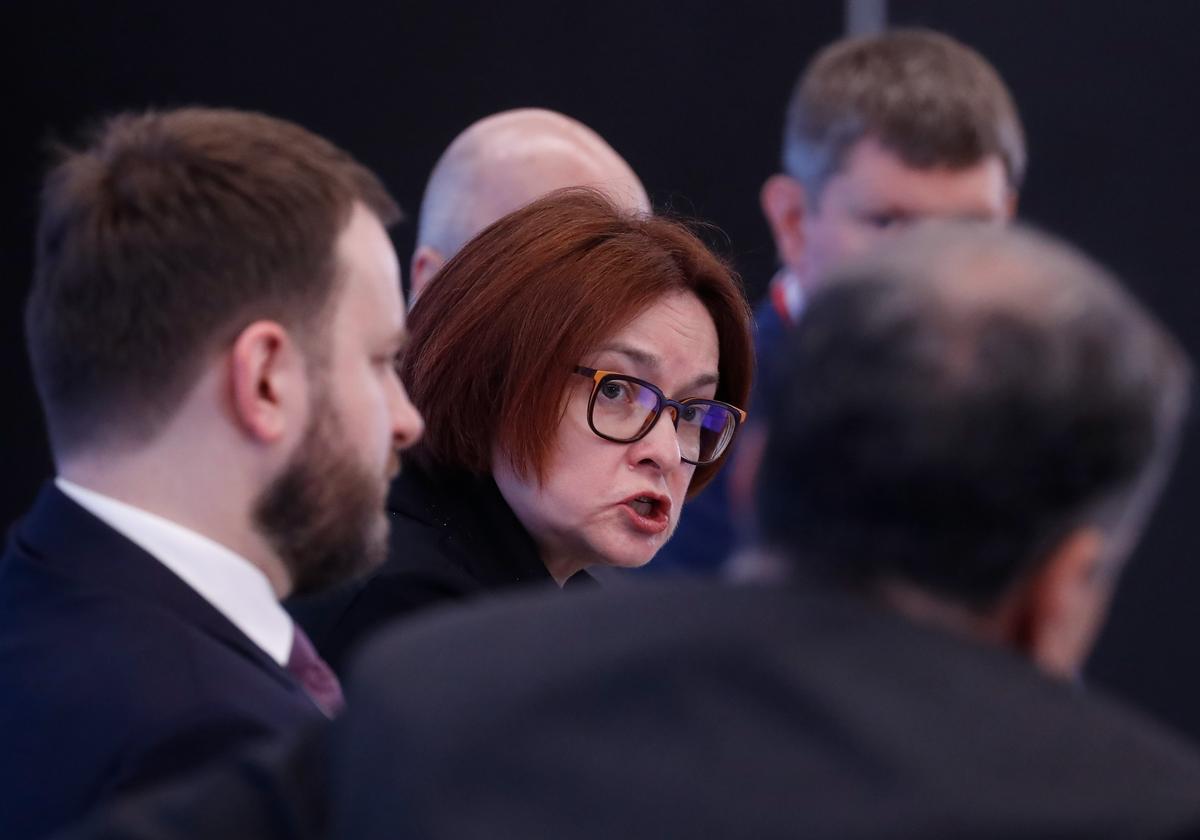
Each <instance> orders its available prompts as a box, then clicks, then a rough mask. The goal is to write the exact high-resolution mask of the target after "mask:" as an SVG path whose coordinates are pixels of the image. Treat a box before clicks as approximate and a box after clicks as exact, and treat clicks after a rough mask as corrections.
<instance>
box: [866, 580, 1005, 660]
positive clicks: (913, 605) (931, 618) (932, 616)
mask: <svg viewBox="0 0 1200 840" xmlns="http://www.w3.org/2000/svg"><path fill="white" fill-rule="evenodd" d="M874 592H875V595H876V597H877V598H878V599H879V600H880V602H881V603H883V605H884V606H886V607H887V608H888V609H891V610H893V611H894V612H897V613H899V614H900V615H902V616H904V617H905V618H908V619H910V620H911V621H915V622H917V623H918V624H925V625H930V626H934V627H937V628H939V629H941V630H944V631H946V632H948V633H951V634H952V635H956V636H962V637H965V638H969V639H975V640H977V641H981V642H985V643H989V644H994V645H999V646H1009V645H1010V642H1011V624H1012V622H1011V616H1010V615H1009V614H1008V611H1007V610H1006V609H1005V608H1004V606H1003V605H1001V607H998V608H996V609H993V610H978V609H974V608H972V607H970V606H968V605H966V604H960V603H955V602H954V601H951V600H949V599H947V598H944V597H941V596H938V595H936V594H934V593H931V592H929V591H927V590H925V589H922V588H921V587H919V586H917V585H915V584H911V583H907V582H905V581H898V580H891V581H887V582H883V583H880V584H878V585H877V586H876V587H875V588H874Z"/></svg>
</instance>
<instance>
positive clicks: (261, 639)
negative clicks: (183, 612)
mask: <svg viewBox="0 0 1200 840" xmlns="http://www.w3.org/2000/svg"><path fill="white" fill-rule="evenodd" d="M54 483H55V485H57V487H58V489H59V490H61V491H62V492H64V493H66V494H67V496H69V497H70V498H71V499H72V500H73V501H75V502H77V503H78V504H79V505H80V506H81V507H83V508H84V509H85V510H87V511H88V512H89V513H91V514H92V515H94V516H95V517H96V518H98V519H100V520H101V521H102V522H104V523H105V524H106V525H108V526H109V527H110V528H112V529H113V530H114V531H116V532H117V533H119V534H121V535H122V536H124V537H125V538H127V539H128V540H130V541H132V542H134V543H136V544H137V545H138V546H139V547H141V548H142V549H143V550H144V551H145V552H146V553H147V554H149V555H150V556H151V557H153V558H154V559H156V560H158V561H159V562H160V563H162V564H163V565H164V566H166V567H167V568H168V569H170V570H171V571H172V572H174V573H175V575H176V576H178V577H179V578H180V579H181V580H182V581H183V582H184V583H186V584H187V585H188V586H190V587H191V588H192V589H194V590H195V591H196V593H197V594H198V595H200V597H202V598H203V599H204V600H206V601H208V602H209V603H210V604H212V605H213V607H215V608H216V610H217V611H218V612H220V613H221V614H222V615H223V616H225V617H226V618H227V619H229V621H230V622H231V623H232V624H233V625H234V626H235V627H237V628H238V629H239V630H241V631H242V632H243V633H244V634H246V636H247V637H249V639H250V640H251V641H252V642H254V643H255V644H256V645H258V646H259V647H260V648H262V649H263V650H264V651H266V653H267V655H269V656H270V657H271V658H272V659H274V660H275V661H276V662H278V663H279V664H280V665H286V664H287V661H288V656H289V655H290V654H291V650H292V635H293V632H294V628H293V625H292V619H291V617H290V616H289V615H288V614H287V612H286V611H285V610H284V609H283V607H281V606H280V605H279V601H278V600H276V598H275V591H274V590H273V589H272V588H271V583H270V581H269V580H267V576H266V575H264V574H263V573H262V572H261V571H260V570H259V569H258V568H256V567H255V566H254V565H253V564H252V563H251V562H250V561H248V560H246V559H245V558H244V557H241V556H240V555H238V554H235V553H234V552H232V551H230V550H229V549H228V548H226V547H225V546H223V545H221V544H219V543H217V542H214V541H213V540H211V539H209V538H208V537H205V536H203V535H202V534H198V533H196V532H195V531H192V530H190V529H188V528H184V527H183V526H182V525H177V524H175V523H174V522H171V521H170V520H167V519H164V518H162V517H161V516H157V515H156V514H153V513H150V512H149V511H145V510H142V509H141V508H137V507H134V506H133V505H129V504H126V503H125V502H120V501H117V500H116V499H114V498H112V497H110V496H105V495H104V494H102V493H97V492H96V491H94V490H88V489H87V488H85V487H80V486H79V485H78V484H75V483H73V482H71V481H68V480H67V479H65V478H61V477H60V478H56V479H55V480H54Z"/></svg>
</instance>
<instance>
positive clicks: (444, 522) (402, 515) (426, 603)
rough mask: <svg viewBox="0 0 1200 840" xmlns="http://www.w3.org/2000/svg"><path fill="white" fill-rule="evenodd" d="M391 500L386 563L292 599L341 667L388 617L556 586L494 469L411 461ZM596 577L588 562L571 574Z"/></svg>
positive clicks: (325, 653)
mask: <svg viewBox="0 0 1200 840" xmlns="http://www.w3.org/2000/svg"><path fill="white" fill-rule="evenodd" d="M388 509H389V513H390V515H391V535H390V537H389V547H388V558H387V561H386V562H385V563H384V565H383V566H382V567H381V568H380V569H379V570H377V571H376V572H374V573H373V574H371V575H369V576H368V577H366V578H364V579H362V580H358V581H354V582H352V583H350V584H348V585H346V586H343V587H340V588H339V589H336V590H334V591H332V592H329V593H325V594H323V595H318V596H315V597H312V598H306V599H297V600H294V601H293V602H292V603H290V604H288V609H289V610H290V611H291V613H292V615H293V616H294V617H295V619H296V620H297V621H298V622H299V623H300V624H301V626H303V627H304V629H305V630H306V631H307V633H308V635H309V637H310V638H312V640H313V644H314V645H315V646H316V648H317V650H318V651H320V653H321V656H322V657H323V658H324V659H325V660H326V661H327V662H328V663H329V664H330V665H331V666H332V667H333V668H334V670H335V671H337V672H338V673H342V672H343V670H344V668H345V666H346V662H347V658H348V656H350V655H351V654H352V652H353V650H354V649H355V648H356V647H357V646H358V645H359V643H360V642H361V641H362V640H363V639H364V638H365V637H366V636H368V635H369V634H371V633H372V632H373V631H375V630H377V629H378V628H379V627H380V626H382V625H383V624H386V623H387V622H389V621H391V620H394V619H398V618H402V617H407V616H411V615H412V614H413V613H416V612H419V611H422V610H425V609H428V608H430V607H435V606H439V605H447V604H454V603H456V602H459V601H462V600H463V599H465V598H471V597H475V596H479V595H481V594H485V593H495V592H502V591H507V590H510V589H512V588H513V587H523V588H532V587H538V588H544V589H548V590H549V589H557V586H556V584H555V582H554V579H553V578H552V577H551V576H550V573H549V572H548V571H546V567H545V565H544V564H543V563H542V560H541V557H540V556H539V554H538V550H537V545H536V544H535V543H534V541H533V538H532V537H531V536H530V535H529V533H528V532H527V531H526V530H525V528H524V527H523V526H522V525H521V522H520V521H519V520H518V519H517V517H516V515H515V514H514V513H513V512H512V510H511V508H509V506H508V503H507V502H505V501H504V498H503V497H502V496H501V495H500V491H499V490H498V489H497V488H496V483H495V482H494V481H493V480H492V479H491V477H490V476H485V477H477V476H471V475H466V474H463V473H446V474H442V473H439V474H438V475H437V476H434V475H432V474H431V473H429V472H427V471H426V470H424V469H423V468H422V467H420V466H419V465H417V464H415V463H405V465H404V471H403V472H402V473H401V474H400V476H399V477H397V478H396V480H395V481H394V482H393V484H392V488H391V493H390V494H389V497H388ZM591 581H592V579H591V577H590V576H588V575H587V574H586V573H583V572H581V573H579V574H577V575H576V576H575V577H573V578H571V580H570V581H569V584H570V586H571V587H572V588H574V587H575V586H576V585H579V584H581V583H583V582H591Z"/></svg>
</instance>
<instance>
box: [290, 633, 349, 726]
mask: <svg viewBox="0 0 1200 840" xmlns="http://www.w3.org/2000/svg"><path fill="white" fill-rule="evenodd" d="M287 672H288V673H289V674H291V675H292V676H293V677H295V678H296V681H297V682H299V683H300V685H302V686H303V687H304V690H305V691H306V692H308V696H309V697H311V698H312V701H313V702H314V703H316V704H317V707H318V708H319V709H320V710H321V711H322V712H324V713H325V716H326V717H334V716H336V715H337V714H338V713H339V712H340V711H341V710H342V708H343V707H344V706H345V705H346V699H345V698H344V697H343V696H342V686H341V684H340V683H339V682H338V678H337V676H335V675H334V673H333V670H332V669H330V667H329V666H328V665H326V664H325V660H324V659H322V658H321V657H320V656H318V655H317V651H316V648H314V647H313V643H312V641H311V640H309V638H308V636H307V635H305V633H304V631H303V630H301V629H300V627H299V625H296V627H295V635H294V636H293V638H292V652H291V654H290V655H289V656H288V662H287Z"/></svg>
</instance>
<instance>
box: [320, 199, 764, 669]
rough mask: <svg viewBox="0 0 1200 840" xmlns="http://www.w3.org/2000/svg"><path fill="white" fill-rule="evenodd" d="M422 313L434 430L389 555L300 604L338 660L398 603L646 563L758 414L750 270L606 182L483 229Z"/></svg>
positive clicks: (396, 488)
mask: <svg viewBox="0 0 1200 840" xmlns="http://www.w3.org/2000/svg"><path fill="white" fill-rule="evenodd" d="M409 330H410V333H411V336H410V341H409V345H408V348H407V350H406V352H405V356H404V359H403V362H402V367H401V379H402V380H403V382H404V384H405V386H406V387H407V389H408V391H409V394H410V396H411V399H412V401H413V403H414V404H415V405H416V406H417V408H418V409H419V410H420V412H421V414H422V415H423V416H424V418H425V423H426V432H425V437H424V439H423V440H422V441H421V443H420V444H419V445H418V446H417V447H416V448H415V449H413V450H410V452H407V453H405V458H404V466H403V470H402V472H401V474H400V476H399V477H398V478H397V479H396V481H395V483H394V484H393V487H392V492H391V497H390V499H389V507H390V509H391V512H392V520H391V521H392V534H391V548H390V553H389V559H388V561H387V562H386V563H385V564H384V566H383V567H382V568H381V569H379V570H378V571H377V572H376V573H375V574H373V575H372V576H371V577H369V578H367V579H365V580H363V581H359V582H358V583H357V584H356V585H354V586H353V588H351V589H350V590H347V591H343V592H341V593H337V594H335V595H333V596H329V597H327V598H325V599H323V600H322V601H321V602H318V603H317V604H316V605H311V606H310V607H308V608H306V609H304V610H302V611H300V612H301V616H300V617H301V620H302V621H303V622H304V623H306V624H307V625H308V627H309V629H310V634H311V635H312V636H313V638H314V640H315V641H316V643H317V645H318V647H320V648H321V649H322V653H323V654H324V655H325V656H326V658H327V659H329V660H330V661H331V662H332V663H334V664H335V667H336V666H337V665H338V664H340V662H341V661H342V659H343V657H344V655H345V653H346V651H347V650H348V649H349V648H351V647H352V646H353V645H354V644H355V643H356V642H357V641H358V640H359V639H360V638H361V637H363V636H364V635H365V634H366V633H367V632H368V631H369V630H371V629H373V628H374V627H376V626H377V625H379V624H381V623H382V622H384V621H385V620H387V619H389V618H394V617H397V616H400V615H404V614H406V613H410V612H412V611H414V610H417V609H421V608H424V607H427V606H431V605H433V604H435V603H439V602H442V601H451V600H453V599H460V598H463V597H467V596H471V595H475V594H479V593H483V592H487V591H498V590H504V589H507V588H509V587H512V586H515V585H527V586H536V585H543V586H549V585H554V584H557V585H558V586H560V587H562V586H567V585H572V586H573V585H576V584H577V583H579V582H580V581H584V580H590V577H589V576H588V575H587V573H586V572H585V571H584V570H585V569H586V568H587V567H589V566H593V565H607V566H616V567H625V568H630V567H636V566H642V565H644V564H646V563H648V562H649V561H650V560H651V558H653V557H654V554H655V552H657V551H658V549H659V548H660V547H661V546H662V545H663V543H665V542H666V541H667V539H669V537H670V535H671V533H672V531H673V530H674V528H675V525H676V523H677V522H678V521H679V515H680V511H681V510H682V508H683V504H684V501H685V499H686V498H688V497H690V496H692V495H694V494H695V493H697V492H699V490H700V489H701V488H702V487H703V486H704V485H705V484H706V483H707V482H708V481H709V480H710V479H711V478H712V476H713V475H714V473H715V472H716V471H717V470H718V469H719V468H720V466H721V463H722V461H723V459H724V457H725V455H726V454H727V453H728V451H729V444H730V442H731V441H732V440H733V437H734V434H735V433H736V431H737V429H738V426H739V425H740V424H741V423H742V421H743V420H745V417H746V414H745V412H744V411H743V410H742V409H741V408H740V406H741V405H743V404H744V402H745V399H746V395H747V393H748V391H749V387H750V378H751V372H752V367H753V351H752V349H751V346H752V345H751V337H750V315H749V309H748V307H747V304H746V300H745V297H744V294H743V292H742V289H741V286H740V284H739V281H738V279H737V277H736V275H735V274H734V273H733V272H732V271H731V270H730V268H729V267H728V266H727V265H726V264H725V263H724V262H723V261H721V260H720V259H719V258H717V257H716V256H714V255H713V254H712V253H711V252H710V251H709V250H708V249H707V248H706V247H705V246H704V244H703V243H702V242H701V241H700V240H699V239H698V238H697V237H696V236H695V235H694V234H693V233H692V232H691V231H690V230H689V229H688V228H687V227H685V226H684V225H682V224H680V223H678V222H675V221H671V220H668V219H664V218H660V217H655V216H647V215H633V214H630V213H627V212H625V211H622V210H619V209H618V208H616V207H615V206H613V204H612V203H611V202H610V201H608V200H607V199H606V198H604V197H603V196H602V195H601V194H600V193H597V192H595V191H591V190H584V189H572V190H564V191H560V192H557V193H553V194H551V195H550V196H547V197H546V198H543V199H541V200H539V201H536V202H534V203H533V204H530V205H528V206H526V207H525V208H523V209H521V210H518V211H516V212H514V213H512V214H510V215H508V216H506V217H504V218H502V219H500V220H499V221H498V222H496V223H495V224H493V225H492V226H491V227H489V228H487V229H486V230H484V231H483V232H482V233H481V234H480V235H479V236H478V237H476V238H475V239H474V240H472V241H471V242H470V243H468V244H467V245H466V246H465V247H464V248H463V249H462V251H460V252H459V253H458V254H457V255H456V256H455V257H454V258H453V259H451V260H450V261H449V262H448V263H447V264H446V266H445V267H444V268H443V269H442V271H441V272H440V274H439V275H438V276H437V278H436V279H435V280H434V281H433V282H432V283H431V284H430V286H429V288H428V289H427V290H426V291H425V293H424V294H423V295H422V296H421V299H420V302H419V303H418V304H417V305H416V306H415V307H414V308H413V311H412V314H411V317H410V320H409Z"/></svg>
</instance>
